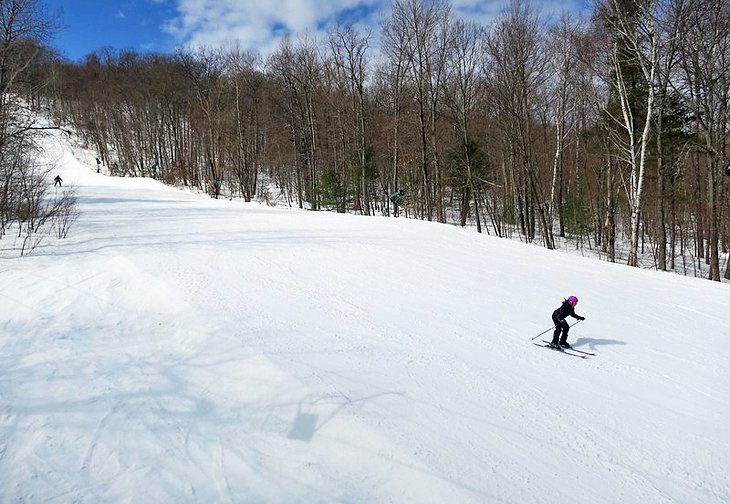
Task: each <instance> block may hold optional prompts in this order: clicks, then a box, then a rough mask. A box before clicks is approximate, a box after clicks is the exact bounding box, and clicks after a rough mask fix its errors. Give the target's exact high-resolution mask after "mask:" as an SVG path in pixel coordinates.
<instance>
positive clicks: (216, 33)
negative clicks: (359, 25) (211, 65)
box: [163, 0, 389, 53]
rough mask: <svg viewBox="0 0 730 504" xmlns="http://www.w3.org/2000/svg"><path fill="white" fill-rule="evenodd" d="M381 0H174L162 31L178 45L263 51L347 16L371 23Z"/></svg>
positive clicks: (383, 1)
mask: <svg viewBox="0 0 730 504" xmlns="http://www.w3.org/2000/svg"><path fill="white" fill-rule="evenodd" d="M388 5H389V3H388V2H387V0H178V4H177V16H176V17H175V18H174V19H172V20H170V21H169V22H168V23H167V24H166V25H165V26H164V27H163V29H164V30H165V31H166V32H168V33H170V34H171V35H173V36H174V37H175V38H176V39H177V40H178V41H179V42H180V43H183V44H189V45H200V44H204V45H213V46H216V45H226V44H230V43H238V44H240V45H241V46H242V47H243V48H247V49H258V50H260V51H262V52H264V53H266V52H269V51H270V50H271V49H272V48H273V47H275V46H276V44H277V43H278V41H279V40H280V39H281V38H282V37H283V36H284V35H285V34H286V33H291V34H295V35H298V34H303V33H305V32H311V33H316V32H319V31H323V30H326V28H327V26H328V25H330V24H331V23H332V22H333V21H334V20H336V19H340V18H341V17H343V16H345V17H352V16H348V14H349V13H357V14H353V16H356V17H357V18H358V22H363V23H365V24H373V23H374V22H375V19H376V14H377V12H380V11H382V10H386V9H387V8H388Z"/></svg>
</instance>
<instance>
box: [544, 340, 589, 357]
mask: <svg viewBox="0 0 730 504" xmlns="http://www.w3.org/2000/svg"><path fill="white" fill-rule="evenodd" d="M542 342H543V343H545V344H546V345H549V344H550V342H549V341H545V340H542ZM566 350H570V351H572V352H578V353H582V354H585V355H592V356H594V357H595V355H596V354H594V353H591V352H586V351H584V350H578V349H577V348H573V347H570V348H567V349H566Z"/></svg>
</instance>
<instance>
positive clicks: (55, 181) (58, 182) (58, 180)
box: [53, 175, 63, 187]
mask: <svg viewBox="0 0 730 504" xmlns="http://www.w3.org/2000/svg"><path fill="white" fill-rule="evenodd" d="M61 182H63V179H62V178H61V176H60V175H56V178H54V179H53V187H56V186H58V187H61Z"/></svg>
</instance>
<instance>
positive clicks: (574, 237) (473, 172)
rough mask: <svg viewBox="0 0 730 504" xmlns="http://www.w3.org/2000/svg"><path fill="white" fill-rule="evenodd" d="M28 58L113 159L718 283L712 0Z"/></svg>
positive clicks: (725, 60)
mask: <svg viewBox="0 0 730 504" xmlns="http://www.w3.org/2000/svg"><path fill="white" fill-rule="evenodd" d="M16 1H17V0H16ZM11 3H12V2H11ZM31 40H32V39H28V40H25V44H26V45H27V44H29V43H30V41H31ZM15 47H17V48H18V50H21V49H22V48H23V47H24V46H23V45H22V44H21V45H17V43H16V46H15ZM4 54H5V53H1V54H0V56H2V59H1V60H0V79H3V80H2V81H1V82H2V83H3V85H5V82H6V80H7V76H6V57H5V56H4ZM36 54H37V58H36V60H34V62H33V64H29V66H28V68H24V69H23V75H25V76H26V77H27V79H26V80H27V82H29V83H30V82H32V83H34V85H27V86H18V87H17V89H16V90H15V91H16V92H17V93H19V95H24V99H25V100H27V102H29V103H33V104H36V106H39V107H40V106H45V107H49V108H50V110H51V111H52V113H53V114H54V115H55V117H57V118H58V119H59V120H61V121H63V122H64V123H65V124H70V125H72V126H74V127H75V128H76V129H77V131H78V132H79V133H80V134H81V135H82V137H83V139H84V141H85V142H86V143H87V145H88V146H89V147H91V148H93V149H94V150H95V151H96V152H97V153H98V156H99V158H100V159H101V160H102V161H103V163H104V165H105V167H106V169H107V170H109V172H110V173H111V174H112V175H119V176H154V177H157V178H160V179H161V180H163V181H165V182H167V183H170V184H177V185H186V186H193V187H197V188H200V189H202V190H206V191H210V192H211V194H214V193H218V192H219V191H220V193H221V194H222V195H225V196H227V197H238V198H243V199H245V200H246V201H250V200H252V199H259V200H267V201H273V200H279V201H282V200H283V201H286V202H287V203H288V204H290V205H295V206H298V207H300V208H308V209H312V210H332V211H338V212H356V213H362V214H363V215H365V216H374V215H385V216H399V215H400V216H405V217H410V218H418V219H425V220H432V221H437V222H444V223H455V224H459V225H461V226H473V227H474V229H475V231H477V232H483V233H489V234H492V235H496V236H500V237H512V238H519V239H521V240H523V241H526V242H535V243H540V244H542V245H544V246H545V247H547V248H557V247H566V246H574V247H579V248H583V249H587V250H591V251H593V252H594V253H596V254H597V255H600V256H601V257H604V258H606V259H607V260H610V261H621V262H625V263H627V264H629V265H632V266H637V265H639V264H641V265H642V266H645V267H653V268H656V269H659V270H676V271H680V272H684V273H688V274H696V275H698V276H703V277H706V278H709V279H711V280H720V279H721V277H724V278H730V263H729V262H728V261H727V259H724V258H726V257H727V252H728V244H729V241H730V225H729V224H728V219H727V216H728V212H729V211H730V177H726V176H724V172H725V169H726V167H727V166H728V163H729V162H730V152H728V145H727V140H728V128H729V127H730V115H729V114H730V111H729V109H728V105H730V4H729V3H728V2H727V0H601V1H600V2H597V4H596V7H595V9H594V12H593V13H592V16H591V17H590V19H575V18H573V17H571V16H570V15H569V14H567V13H566V14H564V15H563V16H561V17H559V18H557V19H549V20H547V19H546V18H544V17H541V16H540V15H539V13H538V12H537V11H536V10H535V9H533V7H532V6H531V5H530V4H529V2H527V1H523V0H513V1H512V3H511V4H510V6H509V8H508V9H507V10H506V11H505V12H504V13H503V14H502V15H501V16H500V17H499V18H498V19H497V20H495V21H494V22H493V23H491V24H490V25H488V26H481V25H477V24H475V23H473V22H470V21H465V20H462V19H460V18H459V17H458V16H457V15H456V14H455V12H454V10H452V8H451V6H450V4H449V3H448V2H447V1H442V0H395V1H394V2H393V3H392V6H391V10H390V11H389V13H388V14H387V15H386V16H385V17H384V19H383V21H382V23H381V24H380V26H379V30H378V32H377V33H374V32H369V31H366V30H365V29H364V28H362V27H359V26H358V25H336V26H333V27H332V28H331V29H330V30H329V34H328V36H327V37H325V38H323V39H320V38H316V37H314V36H311V35H309V36H302V37H298V38H293V37H292V38H286V39H284V40H283V41H282V43H281V44H280V45H279V46H278V48H277V49H276V50H275V52H274V53H273V54H270V55H266V56H264V55H261V54H258V53H255V52H251V51H246V50H242V49H240V48H236V47H227V48H196V49H180V50H178V52H177V53H175V54H140V53H136V52H133V51H118V50H113V49H104V50H99V51H97V52H95V53H93V54H89V55H88V56H87V57H86V58H85V59H84V60H83V61H81V62H70V61H66V60H64V59H62V58H59V57H57V56H52V55H51V56H49V54H48V53H47V52H45V51H38V52H37V53H36ZM39 58H43V60H42V61H41V60H40V59H39ZM40 84H42V85H40ZM3 96H6V97H7V96H8V93H5V94H4V95H3ZM0 105H3V107H4V106H5V105H4V104H0ZM0 117H2V114H0ZM3 162H5V160H3Z"/></svg>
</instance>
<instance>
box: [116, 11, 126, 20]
mask: <svg viewBox="0 0 730 504" xmlns="http://www.w3.org/2000/svg"><path fill="white" fill-rule="evenodd" d="M114 17H116V18H118V19H127V16H126V15H125V14H124V12H122V11H117V13H116V14H115V16H114Z"/></svg>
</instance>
